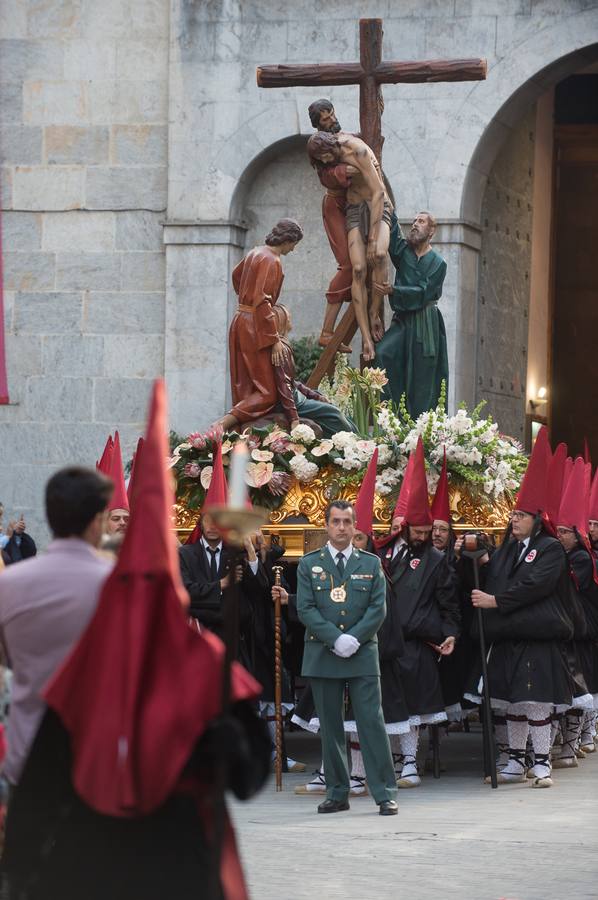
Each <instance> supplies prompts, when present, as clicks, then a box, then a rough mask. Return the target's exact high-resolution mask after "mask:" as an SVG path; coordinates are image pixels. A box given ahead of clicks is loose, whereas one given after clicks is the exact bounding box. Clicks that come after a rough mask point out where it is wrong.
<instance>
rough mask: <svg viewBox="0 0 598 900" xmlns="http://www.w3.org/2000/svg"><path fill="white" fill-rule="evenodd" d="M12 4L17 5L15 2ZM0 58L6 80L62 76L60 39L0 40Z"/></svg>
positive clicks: (47, 79) (34, 79) (35, 79)
mask: <svg viewBox="0 0 598 900" xmlns="http://www.w3.org/2000/svg"><path fill="white" fill-rule="evenodd" d="M14 5H15V6H16V5H17V4H16V2H15V4H14ZM2 37H3V35H2ZM46 37H47V35H46ZM0 58H1V60H2V62H1V63H0V71H1V72H2V78H5V79H6V80H7V81H37V80H38V79H39V80H44V81H49V80H53V79H60V78H62V69H63V48H62V44H61V43H60V41H48V40H44V41H31V40H2V41H0Z"/></svg>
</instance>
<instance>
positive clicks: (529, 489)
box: [514, 425, 552, 516]
mask: <svg viewBox="0 0 598 900" xmlns="http://www.w3.org/2000/svg"><path fill="white" fill-rule="evenodd" d="M551 458H552V452H551V450H550V444H549V443H548V431H547V430H546V427H545V426H544V425H543V426H542V428H540V430H539V432H538V436H537V438H536V442H535V444H534V447H533V450H532V453H531V456H530V458H529V463H528V465H527V469H526V471H525V475H524V476H523V481H522V483H521V487H520V488H519V493H518V494H517V497H516V499H515V507H514V508H515V509H519V510H521V511H522V512H526V513H529V514H530V515H532V516H535V515H536V514H537V513H539V512H544V510H545V509H546V478H547V475H548V466H549V463H550V460H551Z"/></svg>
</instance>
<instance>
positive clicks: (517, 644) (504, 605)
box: [469, 530, 573, 708]
mask: <svg viewBox="0 0 598 900" xmlns="http://www.w3.org/2000/svg"><path fill="white" fill-rule="evenodd" d="M516 557H517V547H516V542H515V541H513V540H509V541H505V542H504V543H503V544H502V545H501V546H500V547H499V549H498V550H497V551H496V553H494V555H493V556H492V558H491V559H490V562H489V563H487V565H485V566H483V567H482V569H481V573H480V582H481V587H482V590H484V591H485V592H486V593H488V594H493V595H494V596H495V597H496V602H497V608H496V609H484V610H483V611H482V619H483V624H484V632H485V635H486V643H487V646H488V647H489V652H488V682H489V687H490V697H491V698H492V700H494V701H497V704H498V705H501V704H511V703H521V702H533V703H550V704H554V705H557V706H560V707H562V708H566V707H568V706H570V705H571V701H572V697H573V692H572V690H573V679H572V675H571V672H570V669H569V665H568V661H567V653H566V643H567V641H570V640H571V638H572V636H573V624H572V621H571V615H570V613H571V594H570V584H569V576H568V573H567V564H566V559H565V552H564V550H563V548H562V547H561V544H560V543H559V541H557V540H556V538H553V537H550V536H549V535H548V534H546V533H545V532H544V531H543V530H540V531H539V532H538V533H537V534H536V535H535V536H532V537H531V539H530V542H529V544H528V546H527V549H526V551H525V553H524V554H523V555H522V557H521V559H520V560H519V561H517V559H516ZM477 622H478V620H477V616H476V617H474V618H473V619H472V627H471V633H472V637H473V638H474V640H475V641H476V642H477V641H478V640H479V634H478V629H477ZM480 676H481V663H480V662H479V657H478V663H477V664H476V666H475V667H474V670H473V672H472V678H471V680H470V682H469V692H470V693H472V694H475V693H477V685H478V682H479V679H480Z"/></svg>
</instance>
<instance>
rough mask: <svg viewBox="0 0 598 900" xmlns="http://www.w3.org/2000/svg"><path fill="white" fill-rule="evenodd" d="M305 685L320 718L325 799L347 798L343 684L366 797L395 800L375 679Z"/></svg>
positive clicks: (314, 680)
mask: <svg viewBox="0 0 598 900" xmlns="http://www.w3.org/2000/svg"><path fill="white" fill-rule="evenodd" d="M309 683H310V685H311V689H312V693H313V697H314V703H315V705H316V711H317V713H318V717H319V719H320V737H321V739H322V759H323V762H324V778H325V780H326V796H327V797H328V799H329V800H338V801H343V800H346V799H347V797H348V796H349V769H348V766H347V744H346V737H345V731H344V727H343V701H344V694H345V684H347V685H348V686H349V694H350V697H351V705H352V707H353V713H354V714H355V721H356V723H357V730H358V732H359V743H360V745H361V752H362V754H363V762H364V766H365V774H366V778H367V783H368V788H369V791H370V794H371V795H372V797H373V798H374V800H375V801H376V803H383V802H384V800H395V799H396V796H397V793H398V792H397V785H396V780H395V771H394V766H393V763H392V754H391V752H390V743H389V740H388V735H387V734H386V730H385V728H384V718H383V716H382V701H381V696H380V678H379V676H377V675H361V676H359V677H356V678H347V679H342V678H310V679H309Z"/></svg>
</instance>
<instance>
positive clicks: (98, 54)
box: [64, 37, 116, 81]
mask: <svg viewBox="0 0 598 900" xmlns="http://www.w3.org/2000/svg"><path fill="white" fill-rule="evenodd" d="M115 75H116V45H115V43H114V41H101V40H97V39H94V38H93V37H90V38H76V39H74V40H72V41H67V42H66V43H65V45H64V77H65V78H66V79H67V80H69V81H95V80H100V81H104V80H105V79H107V78H114V77H115Z"/></svg>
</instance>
